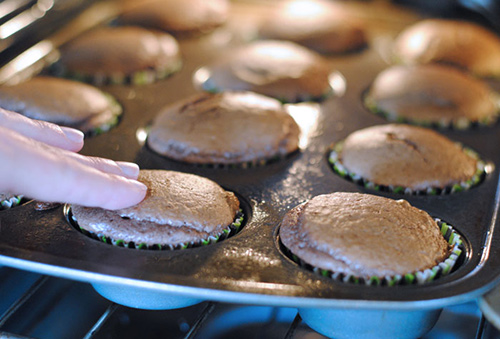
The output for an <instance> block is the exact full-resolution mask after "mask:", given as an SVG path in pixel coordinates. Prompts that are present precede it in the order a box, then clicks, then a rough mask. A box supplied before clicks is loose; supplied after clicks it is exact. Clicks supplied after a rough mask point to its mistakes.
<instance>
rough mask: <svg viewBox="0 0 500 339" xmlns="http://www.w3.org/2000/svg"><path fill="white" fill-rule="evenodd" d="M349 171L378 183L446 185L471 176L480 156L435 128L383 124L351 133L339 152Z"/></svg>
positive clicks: (421, 186)
mask: <svg viewBox="0 0 500 339" xmlns="http://www.w3.org/2000/svg"><path fill="white" fill-rule="evenodd" d="M337 156H338V161H339V162H340V163H341V164H342V166H344V168H345V169H346V170H347V171H348V172H352V173H355V174H357V175H359V176H360V177H362V178H364V179H367V180H369V181H371V182H373V183H375V184H377V185H384V186H393V187H395V186H400V187H405V188H406V187H407V188H411V189H413V190H425V189H426V188H429V187H439V188H444V187H446V186H452V185H454V184H457V183H461V182H464V181H467V180H469V179H471V178H472V177H473V176H474V175H475V174H476V171H477V162H478V159H477V158H476V157H474V156H472V155H471V154H470V152H466V151H464V148H463V147H462V146H461V145H459V144H457V143H455V142H453V141H451V140H450V139H448V138H446V137H444V136H442V135H440V134H438V133H437V132H435V131H433V130H429V129H426V128H422V127H415V126H408V125H403V124H401V125H398V124H389V125H380V126H373V127H368V128H365V129H362V130H359V131H356V132H354V133H352V134H350V135H349V136H348V137H347V138H346V139H345V140H344V142H343V143H342V147H341V150H340V151H339V152H338V154H337Z"/></svg>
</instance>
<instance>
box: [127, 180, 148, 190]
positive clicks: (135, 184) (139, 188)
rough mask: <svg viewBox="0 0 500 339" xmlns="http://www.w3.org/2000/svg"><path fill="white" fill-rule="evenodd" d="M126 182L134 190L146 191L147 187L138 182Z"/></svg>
mask: <svg viewBox="0 0 500 339" xmlns="http://www.w3.org/2000/svg"><path fill="white" fill-rule="evenodd" d="M128 182H129V183H130V184H131V185H132V186H133V188H134V189H136V190H137V191H139V192H146V191H147V190H148V187H147V186H146V185H144V184H143V183H142V182H140V181H137V180H128Z"/></svg>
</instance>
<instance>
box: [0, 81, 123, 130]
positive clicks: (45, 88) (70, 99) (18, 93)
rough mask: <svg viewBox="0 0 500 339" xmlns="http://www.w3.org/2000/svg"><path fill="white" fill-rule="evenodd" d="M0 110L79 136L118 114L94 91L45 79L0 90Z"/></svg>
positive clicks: (74, 83) (116, 108) (115, 107)
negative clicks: (71, 130)
mask: <svg viewBox="0 0 500 339" xmlns="http://www.w3.org/2000/svg"><path fill="white" fill-rule="evenodd" d="M0 107H1V108H3V109H6V110H9V111H13V112H17V113H20V114H23V115H25V116H27V117H29V118H32V119H37V120H44V121H49V122H52V123H56V124H59V125H64V126H69V127H74V128H77V129H80V130H82V131H83V132H88V131H91V130H92V129H94V128H96V127H99V126H101V125H102V124H105V123H108V122H109V121H110V120H113V118H115V117H116V116H117V115H118V114H119V113H120V112H121V108H119V106H118V104H117V103H116V102H114V100H111V98H110V97H109V96H108V95H106V94H104V93H103V92H102V91H101V90H99V89H97V88H96V87H93V86H90V85H87V84H83V83H80V82H77V81H72V80H66V79H61V78H55V77H46V76H37V77H34V78H31V79H29V80H27V81H25V82H22V83H19V84H17V85H13V86H1V87H0Z"/></svg>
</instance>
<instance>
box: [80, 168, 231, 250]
mask: <svg viewBox="0 0 500 339" xmlns="http://www.w3.org/2000/svg"><path fill="white" fill-rule="evenodd" d="M138 180H139V181H141V182H143V183H144V184H145V185H146V186H148V192H147V194H146V197H145V198H144V200H143V201H142V202H140V203H139V204H137V205H135V206H132V207H129V208H125V209H121V210H116V211H108V210H104V209H101V208H88V207H82V206H78V205H74V206H73V207H72V211H73V215H74V216H75V218H76V219H77V221H78V225H79V226H80V227H82V228H83V229H85V230H87V231H89V232H92V233H95V234H102V235H105V236H108V237H111V238H114V239H121V240H125V241H127V242H128V241H134V242H136V243H147V244H151V245H154V244H172V243H174V244H175V243H179V242H189V241H200V240H202V239H206V238H207V237H209V236H211V235H218V234H220V233H221V232H222V231H223V230H224V229H225V228H227V227H228V226H229V225H231V223H232V222H233V221H234V218H235V216H236V213H237V211H238V209H239V201H238V199H237V198H236V196H235V195H234V194H233V193H231V192H227V191H225V190H224V189H223V188H221V187H220V186H219V185H218V184H217V183H215V182H213V181H212V180H209V179H206V178H204V177H200V176H197V175H194V174H187V173H181V172H175V171H164V170H141V172H140V174H139V179H138Z"/></svg>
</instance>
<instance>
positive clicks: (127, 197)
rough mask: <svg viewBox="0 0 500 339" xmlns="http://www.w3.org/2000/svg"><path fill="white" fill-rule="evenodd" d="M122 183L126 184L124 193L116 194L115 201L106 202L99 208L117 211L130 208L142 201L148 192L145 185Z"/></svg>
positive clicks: (132, 182) (137, 182)
mask: <svg viewBox="0 0 500 339" xmlns="http://www.w3.org/2000/svg"><path fill="white" fill-rule="evenodd" d="M124 181H125V182H126V185H125V186H126V187H125V188H126V193H125V194H117V196H116V198H115V199H111V200H109V201H107V202H106V203H105V204H104V205H103V206H100V207H102V208H104V209H108V210H117V209H122V208H127V207H132V206H134V205H137V204H138V203H140V202H141V201H142V200H144V198H145V197H146V193H147V191H148V187H147V186H146V185H144V184H143V183H142V182H139V181H136V180H130V179H125V180H124ZM122 193H123V192H122Z"/></svg>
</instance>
